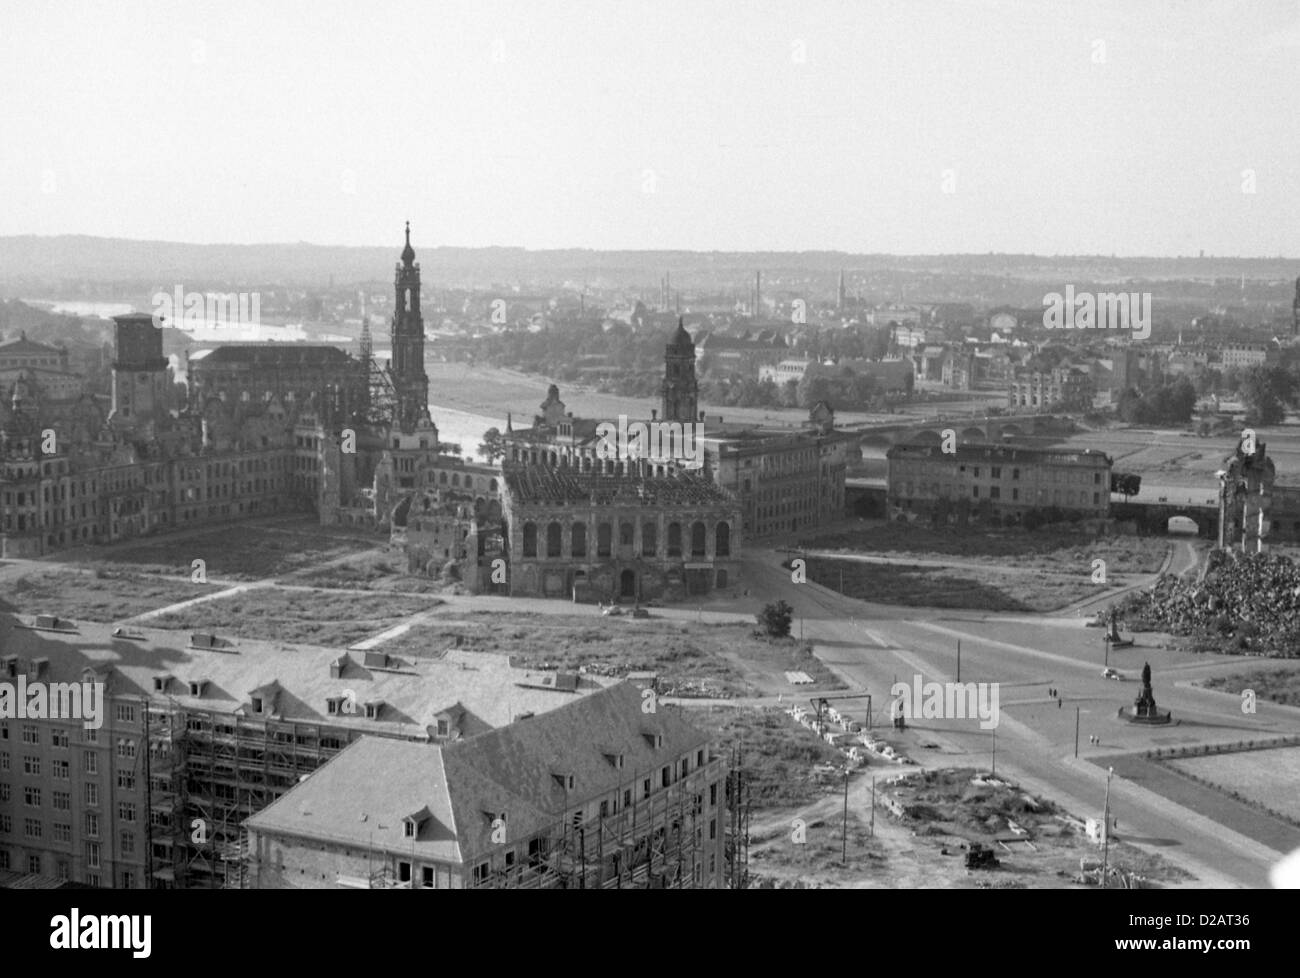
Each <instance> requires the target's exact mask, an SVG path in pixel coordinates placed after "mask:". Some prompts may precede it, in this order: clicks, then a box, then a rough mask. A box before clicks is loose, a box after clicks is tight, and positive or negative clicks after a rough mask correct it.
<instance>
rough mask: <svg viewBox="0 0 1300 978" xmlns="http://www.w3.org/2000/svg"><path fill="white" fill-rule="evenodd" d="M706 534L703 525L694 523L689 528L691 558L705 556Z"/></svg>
mask: <svg viewBox="0 0 1300 978" xmlns="http://www.w3.org/2000/svg"><path fill="white" fill-rule="evenodd" d="M707 538H708V533H707V532H706V531H705V529H704V524H703V523H698V522H697V523H695V524H694V525H692V526H691V556H692V557H703V556H704V554H705V541H706V539H707Z"/></svg>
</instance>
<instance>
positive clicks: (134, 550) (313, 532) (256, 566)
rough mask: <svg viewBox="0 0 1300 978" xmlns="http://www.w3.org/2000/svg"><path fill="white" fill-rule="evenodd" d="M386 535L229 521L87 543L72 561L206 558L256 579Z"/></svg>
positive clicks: (214, 566)
mask: <svg viewBox="0 0 1300 978" xmlns="http://www.w3.org/2000/svg"><path fill="white" fill-rule="evenodd" d="M384 542H385V538H383V537H377V536H374V535H372V534H367V533H360V532H358V531H356V530H350V529H344V528H335V527H322V526H319V525H317V524H315V523H313V522H311V521H309V520H306V519H304V520H302V521H300V522H299V521H294V522H293V523H289V524H281V523H276V524H274V525H261V524H251V525H250V524H244V525H235V526H225V527H220V528H218V529H213V530H211V531H204V532H201V533H196V534H192V535H191V534H188V533H184V534H176V535H173V536H165V535H163V536H159V537H156V538H151V539H149V540H145V541H133V542H131V543H127V544H116V545H113V546H107V547H84V548H80V549H77V550H75V551H70V552H69V553H68V554H67V558H66V559H67V560H68V561H69V562H71V561H73V560H75V561H77V562H79V563H88V564H93V565H95V566H102V567H105V568H110V569H114V570H123V571H135V572H138V573H162V574H182V573H183V574H185V575H186V576H188V575H189V573H190V569H191V567H192V566H193V562H194V561H195V560H202V561H204V563H205V565H206V567H205V569H206V572H207V575H208V577H210V578H225V579H227V580H237V581H256V580H262V579H264V578H268V577H279V576H281V575H284V574H289V573H292V572H294V571H301V570H307V569H310V568H313V567H316V566H317V565H319V564H321V563H322V562H324V561H327V560H333V559H335V558H338V557H344V556H347V555H348V554H354V553H359V552H361V551H364V550H369V549H374V548H376V547H378V546H381V545H382V544H383V543H384Z"/></svg>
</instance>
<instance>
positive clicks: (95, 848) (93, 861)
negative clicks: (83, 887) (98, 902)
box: [86, 842, 99, 886]
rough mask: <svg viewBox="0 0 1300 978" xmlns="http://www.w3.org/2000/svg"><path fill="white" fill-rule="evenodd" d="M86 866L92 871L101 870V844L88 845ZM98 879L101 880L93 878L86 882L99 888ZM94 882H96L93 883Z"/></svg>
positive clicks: (88, 843) (91, 843) (89, 843)
mask: <svg viewBox="0 0 1300 978" xmlns="http://www.w3.org/2000/svg"><path fill="white" fill-rule="evenodd" d="M86 866H87V867H89V868H90V869H99V843H98V842H87V843H86ZM98 879H99V877H98V876H91V877H88V878H87V879H86V882H87V883H91V885H92V886H97V885H98ZM92 880H93V881H95V882H92Z"/></svg>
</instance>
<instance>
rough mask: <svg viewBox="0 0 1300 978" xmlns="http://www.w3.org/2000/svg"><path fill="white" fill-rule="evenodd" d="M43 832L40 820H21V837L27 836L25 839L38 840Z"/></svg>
mask: <svg viewBox="0 0 1300 978" xmlns="http://www.w3.org/2000/svg"><path fill="white" fill-rule="evenodd" d="M43 831H44V828H43V826H42V825H41V820H40V819H39V818H25V819H23V835H25V836H27V838H29V839H39V838H40V837H41V833H42V832H43Z"/></svg>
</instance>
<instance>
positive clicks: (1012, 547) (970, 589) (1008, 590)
mask: <svg viewBox="0 0 1300 978" xmlns="http://www.w3.org/2000/svg"><path fill="white" fill-rule="evenodd" d="M804 545H805V546H806V547H807V549H809V550H823V551H832V552H836V553H842V554H844V555H845V558H849V559H836V558H831V557H808V558H806V559H807V562H808V563H807V569H808V576H809V578H811V579H812V580H814V581H816V582H817V583H818V584H822V585H824V586H826V587H829V588H832V589H834V590H840V589H841V581H842V582H843V584H842V587H843V591H844V593H845V594H848V595H850V596H851V597H856V598H861V599H863V600H867V601H876V602H880V603H883V604H901V605H909V606H914V607H930V608H976V609H981V610H986V611H1054V610H1056V609H1057V608H1061V607H1064V606H1065V605H1068V604H1070V603H1071V602H1074V601H1078V600H1080V599H1082V598H1087V597H1092V596H1094V595H1098V594H1102V593H1104V592H1105V591H1106V590H1108V589H1113V588H1116V587H1119V586H1123V585H1124V584H1126V583H1128V577H1129V576H1130V575H1134V574H1144V573H1151V572H1154V571H1156V570H1159V568H1160V566H1161V564H1162V563H1163V562H1164V559H1165V557H1166V555H1167V554H1168V549H1169V544H1168V543H1166V542H1164V541H1162V540H1157V539H1153V538H1150V537H1142V538H1139V537H1102V538H1096V537H1090V536H1088V535H1086V534H1083V533H1073V532H1067V531H1040V532H1037V533H1028V532H1024V531H993V532H984V531H974V530H964V531H963V530H955V529H949V530H947V531H935V530H931V529H929V528H927V527H922V526H904V525H902V524H898V523H889V524H881V525H877V526H870V527H865V528H862V529H858V530H853V531H850V532H847V533H840V534H831V535H828V536H824V537H820V538H817V539H815V540H811V541H806V542H805V544H804ZM856 555H862V556H867V557H879V556H888V557H891V558H898V559H900V560H901V561H908V560H916V561H917V563H916V564H909V563H887V562H871V561H870V560H854V559H851V558H852V557H853V556H856ZM1099 560H1100V561H1104V565H1103V564H1098V563H1096V562H1097V561H1099ZM1103 569H1104V572H1105V582H1104V583H1100V582H1094V576H1098V573H1097V572H1099V571H1101V570H1103Z"/></svg>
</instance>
